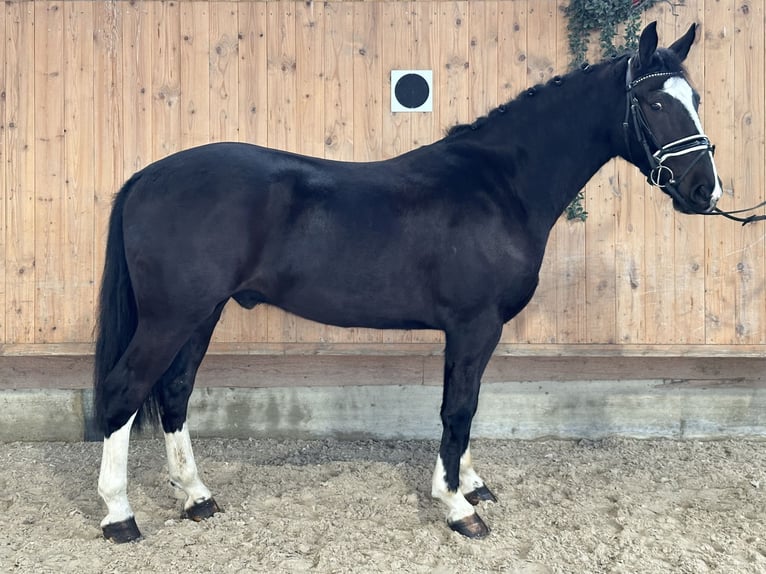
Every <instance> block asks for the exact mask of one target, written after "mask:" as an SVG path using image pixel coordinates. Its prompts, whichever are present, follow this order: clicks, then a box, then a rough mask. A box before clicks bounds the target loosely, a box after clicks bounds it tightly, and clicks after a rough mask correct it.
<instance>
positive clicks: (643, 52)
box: [638, 22, 657, 68]
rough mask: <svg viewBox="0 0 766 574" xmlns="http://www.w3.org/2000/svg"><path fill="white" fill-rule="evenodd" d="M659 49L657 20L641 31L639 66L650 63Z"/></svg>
mask: <svg viewBox="0 0 766 574" xmlns="http://www.w3.org/2000/svg"><path fill="white" fill-rule="evenodd" d="M656 50H657V22H652V23H651V24H649V25H647V26H646V28H644V31H643V32H641V38H640V39H639V40H638V67H639V68H641V67H643V66H646V65H648V64H649V63H650V62H651V61H652V56H653V55H654V52H655V51H656Z"/></svg>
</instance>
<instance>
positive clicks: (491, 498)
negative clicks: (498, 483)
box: [464, 486, 497, 506]
mask: <svg viewBox="0 0 766 574" xmlns="http://www.w3.org/2000/svg"><path fill="white" fill-rule="evenodd" d="M464 496H465V499H466V500H467V501H468V502H470V503H471V504H472V505H473V506H476V505H477V504H479V503H480V502H497V497H496V496H495V495H494V494H492V491H491V490H490V489H489V488H487V487H486V486H480V487H479V488H477V489H476V490H472V491H471V492H469V493H468V494H465V495H464Z"/></svg>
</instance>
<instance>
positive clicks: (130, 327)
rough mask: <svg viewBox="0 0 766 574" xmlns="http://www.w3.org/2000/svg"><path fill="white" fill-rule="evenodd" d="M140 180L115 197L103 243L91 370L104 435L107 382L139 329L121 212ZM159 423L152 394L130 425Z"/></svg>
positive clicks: (98, 422) (129, 183)
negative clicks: (103, 250)
mask: <svg viewBox="0 0 766 574" xmlns="http://www.w3.org/2000/svg"><path fill="white" fill-rule="evenodd" d="M139 178H140V175H138V174H136V175H134V176H133V177H131V178H130V179H129V180H128V181H127V182H126V183H125V185H123V186H122V189H120V191H119V193H118V194H117V195H116V196H115V198H114V202H113V204H112V213H111V215H110V217H109V229H108V232H107V239H106V257H105V259H104V274H103V276H102V279H101V291H100V294H99V302H98V317H97V322H96V345H95V358H94V363H95V364H94V370H93V388H94V404H93V407H94V409H93V412H94V416H95V422H96V425H97V429H98V431H99V432H103V433H104V435H106V434H107V433H108V432H110V429H108V427H107V422H106V412H107V407H108V404H109V401H110V400H115V398H114V397H110V396H109V395H108V391H107V390H106V385H105V383H106V378H107V375H109V373H110V372H111V371H112V369H114V367H115V365H116V364H117V362H118V361H119V360H120V357H122V355H123V353H124V352H125V350H126V349H127V348H128V345H129V344H130V341H131V339H132V338H133V335H134V334H135V332H136V327H137V325H138V308H137V306H136V298H135V294H134V292H133V284H132V281H131V279H130V271H129V270H128V262H127V259H126V257H125V241H124V238H123V210H124V207H125V201H126V199H127V198H128V196H129V194H130V190H131V189H132V188H133V186H134V185H135V183H136V182H137V181H138V179H139ZM158 421H159V409H158V399H157V397H156V396H155V394H154V393H152V394H151V395H150V396H149V397H148V399H147V400H146V402H145V403H144V405H143V407H142V408H141V409H140V410H139V412H138V415H137V416H136V419H135V421H134V423H133V424H134V426H135V427H136V428H141V426H142V423H144V422H151V423H152V424H153V425H155V426H156V425H157V423H158ZM111 430H114V429H111Z"/></svg>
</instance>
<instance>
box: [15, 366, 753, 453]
mask: <svg viewBox="0 0 766 574" xmlns="http://www.w3.org/2000/svg"><path fill="white" fill-rule="evenodd" d="M441 393H442V390H441V387H440V386H437V385H384V384H377V385H368V386H330V385H326V386H311V387H307V386H295V387H268V388H226V387H202V388H198V389H196V390H195V392H194V394H193V395H192V401H191V407H190V415H189V425H190V428H191V429H192V434H193V436H198V437H233V438H250V437H304V438H314V437H340V438H343V437H353V438H360V437H371V438H381V439H386V438H407V439H409V438H418V439H420V438H427V439H438V438H439V437H440V436H441V422H440V420H439V406H440V402H441ZM91 400H92V394H91V391H90V390H89V389H5V390H0V409H1V412H2V413H3V414H2V417H0V441H39V440H48V441H78V440H83V439H84V438H85V439H94V438H98V437H97V435H96V433H93V432H92V429H91V428H90V421H91V409H90V404H91ZM612 435H618V436H628V437H639V438H657V437H666V438H674V439H678V438H697V439H719V438H726V437H750V438H753V437H764V436H766V388H763V387H761V386H760V385H755V386H754V385H742V386H737V385H730V384H729V385H716V384H714V383H711V384H707V385H703V386H696V385H695V386H688V385H686V384H681V383H677V382H673V381H669V380H667V379H648V380H641V379H630V380H619V381H604V380H583V381H573V380H567V381H534V382H490V383H485V384H484V385H483V386H482V392H481V397H480V405H479V412H478V414H477V417H476V419H475V422H474V427H473V432H472V436H474V437H476V438H480V437H481V438H518V439H535V438H541V437H560V438H573V439H575V438H588V439H597V438H602V437H605V436H612Z"/></svg>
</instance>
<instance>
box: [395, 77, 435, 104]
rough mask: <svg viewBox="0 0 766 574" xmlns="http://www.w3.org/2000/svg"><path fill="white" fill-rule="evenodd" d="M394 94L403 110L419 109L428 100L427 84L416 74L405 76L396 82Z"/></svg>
mask: <svg viewBox="0 0 766 574" xmlns="http://www.w3.org/2000/svg"><path fill="white" fill-rule="evenodd" d="M394 94H395V95H396V100H397V101H398V102H399V103H400V104H401V105H403V106H404V107H405V108H410V109H414V108H419V107H420V106H422V105H423V104H424V103H425V102H426V100H427V99H428V82H426V80H425V79H424V78H423V76H420V75H418V74H405V75H403V76H402V77H401V78H399V80H398V81H397V82H396V86H394Z"/></svg>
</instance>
